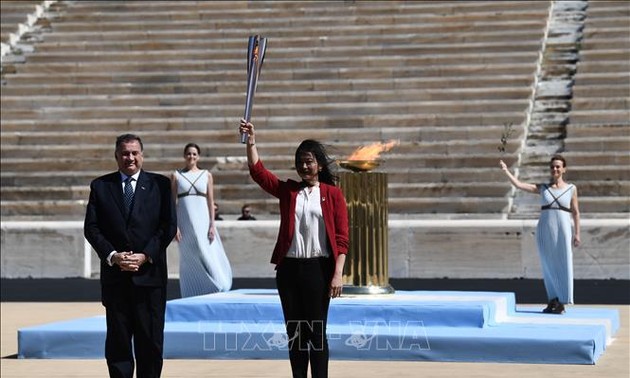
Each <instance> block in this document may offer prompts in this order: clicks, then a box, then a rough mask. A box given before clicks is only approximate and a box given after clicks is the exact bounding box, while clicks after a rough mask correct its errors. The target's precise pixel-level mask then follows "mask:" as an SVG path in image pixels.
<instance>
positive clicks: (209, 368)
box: [0, 302, 630, 378]
mask: <svg viewBox="0 0 630 378" xmlns="http://www.w3.org/2000/svg"><path fill="white" fill-rule="evenodd" d="M584 307H594V305H588V306H584ZM602 307H606V308H617V309H618V310H619V312H620V318H621V328H620V329H619V331H618V332H617V334H616V339H615V341H614V342H613V343H612V345H610V346H609V347H608V349H607V350H606V351H605V353H604V355H603V356H602V357H601V358H600V359H599V361H598V363H597V365H594V366H591V365H531V364H484V363H461V362H460V363H445V362H407V361H392V362H381V361H378V362H377V361H335V360H333V361H331V363H330V377H331V378H334V377H339V378H353V377H357V378H359V377H360V378H365V377H379V378H383V377H396V378H406V377H449V378H450V377H483V378H494V377H496V378H499V377H500V378H505V377H510V376H512V377H553V378H563V377H566V378H593V377H607V378H613V377H619V378H628V377H630V327H629V320H630V319H629V316H630V306H628V305H622V306H608V305H607V306H602ZM0 309H1V313H0V321H1V324H2V333H1V344H2V348H1V354H2V360H1V361H0V362H1V363H0V376H2V378H39V377H41V378H44V377H45V378H52V377H60V378H61V377H63V378H69V377H81V378H96V377H107V368H106V365H105V361H104V360H35V359H27V360H18V359H17V358H16V357H15V355H16V353H17V330H18V329H20V328H23V327H27V326H33V325H39V324H43V323H48V322H52V321H59V320H68V319H74V318H82V317H88V316H94V315H101V314H103V313H104V311H103V308H102V307H101V305H100V303H98V302H87V303H86V302H74V303H42V302H40V303H32V302H31V303H26V302H2V303H0ZM162 376H163V377H173V378H188V377H191V378H192V377H195V378H197V377H226V378H228V377H229V378H232V377H233V378H241V377H257V378H265V377H274V378H276V377H290V371H289V362H288V359H287V360H286V361H276V360H274V361H269V360H230V361H225V360H165V361H164V370H163V374H162Z"/></svg>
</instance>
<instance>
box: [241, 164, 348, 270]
mask: <svg viewBox="0 0 630 378" xmlns="http://www.w3.org/2000/svg"><path fill="white" fill-rule="evenodd" d="M249 173H250V175H251V176H252V179H253V180H254V181H255V182H256V183H257V184H258V185H260V187H261V188H263V189H264V190H265V191H266V192H267V193H269V194H271V195H272V196H274V197H276V198H278V199H279V200H280V230H279V231H278V240H277V241H276V246H275V248H274V249H273V255H272V256H271V263H272V264H276V265H279V264H280V263H281V262H282V259H283V258H284V257H285V256H286V254H287V252H288V251H289V247H291V241H292V240H293V233H294V231H295V203H296V198H297V194H298V192H299V191H300V190H301V189H302V188H303V185H302V184H301V183H300V182H298V181H295V180H287V181H281V180H280V179H278V177H276V175H274V174H273V173H271V172H270V171H268V170H267V168H265V166H264V165H263V163H262V161H261V160H260V159H259V160H258V163H256V164H255V165H253V166H251V167H249ZM319 190H320V195H321V198H320V204H321V207H322V214H323V217H324V224H325V226H326V236H327V238H328V247H329V248H330V250H331V251H332V253H333V255H334V257H335V260H337V256H339V255H340V254H347V253H348V244H349V240H348V210H347V207H346V200H345V198H344V196H343V193H342V192H341V189H339V188H338V187H336V186H333V185H328V184H324V183H320V186H319Z"/></svg>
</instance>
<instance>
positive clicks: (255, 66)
mask: <svg viewBox="0 0 630 378" xmlns="http://www.w3.org/2000/svg"><path fill="white" fill-rule="evenodd" d="M266 49H267V38H262V37H260V36H258V35H252V36H250V37H249V44H248V46H247V97H246V99H245V115H244V116H243V118H244V119H245V120H246V121H247V122H249V121H250V120H251V116H252V106H253V105H254V93H256V86H257V85H258V77H259V76H260V71H261V70H262V64H263V60H264V59H265V50H266ZM247 138H248V135H247V134H246V133H241V143H247Z"/></svg>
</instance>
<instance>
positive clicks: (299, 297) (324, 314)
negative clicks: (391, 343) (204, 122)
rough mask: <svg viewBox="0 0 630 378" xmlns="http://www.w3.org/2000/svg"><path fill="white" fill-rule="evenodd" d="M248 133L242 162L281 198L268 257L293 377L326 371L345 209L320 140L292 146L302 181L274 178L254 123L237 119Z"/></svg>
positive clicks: (339, 287)
mask: <svg viewBox="0 0 630 378" xmlns="http://www.w3.org/2000/svg"><path fill="white" fill-rule="evenodd" d="M239 131H240V132H241V133H245V134H247V135H248V141H247V147H246V148H247V163H248V165H249V172H250V175H251V176H252V179H253V180H254V181H255V182H256V183H257V184H258V185H260V187H261V188H263V189H264V190H265V191H266V192H268V193H269V194H271V195H272V196H274V197H276V198H278V199H279V201H280V231H279V232H278V240H277V242H276V246H275V248H274V250H273V255H272V257H271V262H272V263H273V264H276V285H277V287H278V294H279V295H280V302H281V303H282V312H283V314H284V321H285V324H286V329H287V336H288V340H289V358H290V361H291V370H292V372H293V377H305V378H306V375H307V371H308V365H309V362H310V365H311V376H312V377H313V378H316V377H327V376H328V355H329V353H328V342H327V340H326V323H327V319H328V307H329V304H330V298H335V297H338V296H340V295H341V290H342V287H343V282H342V274H343V266H344V264H345V261H346V254H347V253H348V211H347V208H346V201H345V199H344V196H343V193H342V192H341V190H340V189H339V188H338V187H336V186H335V176H333V174H332V173H331V172H330V169H329V165H330V164H331V163H332V160H331V159H330V158H329V157H328V156H327V154H326V150H325V148H324V146H323V145H322V144H321V143H319V142H317V141H314V140H309V139H307V140H305V141H303V142H302V143H301V144H300V145H299V147H298V148H297V150H296V151H295V169H296V171H297V173H298V175H299V176H300V178H301V179H302V181H299V182H298V181H295V180H286V181H282V180H280V179H278V177H276V176H275V175H274V174H273V173H271V172H270V171H268V170H267V169H266V168H265V167H264V165H263V163H262V161H261V160H260V158H259V157H258V150H257V149H256V138H255V133H254V125H253V124H252V123H251V122H247V121H245V120H241V124H240V128H239Z"/></svg>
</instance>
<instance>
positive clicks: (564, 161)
mask: <svg viewBox="0 0 630 378" xmlns="http://www.w3.org/2000/svg"><path fill="white" fill-rule="evenodd" d="M554 160H558V161H561V162H562V167H563V168H566V167H567V161H566V160H565V159H564V157H563V156H562V155H553V156H552V157H551V160H549V164H551V163H553V161H554Z"/></svg>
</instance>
